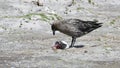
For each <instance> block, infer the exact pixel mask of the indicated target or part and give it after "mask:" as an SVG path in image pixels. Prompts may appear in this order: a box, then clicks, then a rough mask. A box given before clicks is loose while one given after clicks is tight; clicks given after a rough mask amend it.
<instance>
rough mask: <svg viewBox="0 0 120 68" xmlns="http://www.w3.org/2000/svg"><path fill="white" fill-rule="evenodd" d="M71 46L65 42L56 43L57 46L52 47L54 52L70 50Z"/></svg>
mask: <svg viewBox="0 0 120 68" xmlns="http://www.w3.org/2000/svg"><path fill="white" fill-rule="evenodd" d="M69 47H70V46H69V45H68V44H67V43H66V42H65V41H56V42H55V45H54V46H52V49H53V50H56V49H62V50H63V49H67V48H69Z"/></svg>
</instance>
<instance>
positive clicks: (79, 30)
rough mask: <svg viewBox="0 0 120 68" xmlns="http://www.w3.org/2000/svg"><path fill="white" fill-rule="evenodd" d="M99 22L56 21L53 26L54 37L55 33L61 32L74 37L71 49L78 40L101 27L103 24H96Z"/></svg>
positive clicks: (78, 20)
mask: <svg viewBox="0 0 120 68" xmlns="http://www.w3.org/2000/svg"><path fill="white" fill-rule="evenodd" d="M96 22H97V21H83V20H80V19H65V20H58V21H55V22H54V23H53V24H52V25H51V28H52V31H53V35H55V31H60V32H62V33H64V34H66V35H69V36H71V37H72V42H71V47H72V46H74V44H75V41H76V38H77V37H80V36H83V35H85V34H87V33H89V32H91V31H93V30H95V29H97V28H99V27H101V26H102V25H101V24H102V23H96Z"/></svg>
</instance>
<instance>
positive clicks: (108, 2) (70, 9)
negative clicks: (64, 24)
mask: <svg viewBox="0 0 120 68" xmlns="http://www.w3.org/2000/svg"><path fill="white" fill-rule="evenodd" d="M91 1H92V0H91ZM40 3H41V4H43V6H37V5H36V4H35V1H34V2H33V0H29V1H27V0H14V1H12V0H1V1H0V68H119V67H120V46H119V45H120V9H119V8H120V1H119V0H101V1H97V0H94V1H92V2H88V1H87V0H86V1H83V0H76V1H75V2H72V1H70V0H60V1H57V0H42V1H40ZM58 8H59V9H58ZM30 13H46V14H47V13H55V14H58V15H59V16H61V17H62V18H79V19H82V20H93V19H97V20H98V21H99V22H102V23H103V26H102V27H101V28H99V29H97V30H95V31H93V32H91V33H89V34H87V35H85V36H83V37H81V38H78V39H77V41H76V45H84V47H82V48H70V49H66V50H57V51H53V50H52V49H51V46H52V45H53V44H54V42H55V41H56V40H64V41H66V42H67V43H68V44H70V42H71V38H70V37H68V36H67V35H64V34H62V33H59V32H57V33H56V36H53V35H52V31H51V28H50V23H51V22H52V21H53V20H48V21H45V20H44V21H43V19H42V20H41V19H40V18H39V17H38V16H34V14H33V16H31V17H30V19H28V17H29V16H27V17H26V16H24V15H26V14H30Z"/></svg>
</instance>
